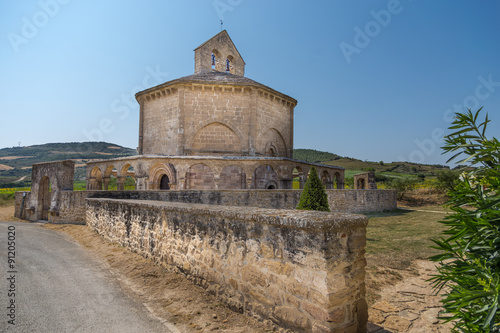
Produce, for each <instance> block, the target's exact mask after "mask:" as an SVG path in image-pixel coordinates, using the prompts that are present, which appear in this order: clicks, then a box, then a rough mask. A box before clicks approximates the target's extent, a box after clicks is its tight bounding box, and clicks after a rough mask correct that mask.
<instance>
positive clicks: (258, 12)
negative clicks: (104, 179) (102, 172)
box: [0, 0, 500, 164]
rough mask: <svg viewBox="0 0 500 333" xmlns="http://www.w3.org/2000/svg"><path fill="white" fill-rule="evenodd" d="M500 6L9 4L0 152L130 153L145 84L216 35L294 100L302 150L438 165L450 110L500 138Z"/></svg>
mask: <svg viewBox="0 0 500 333" xmlns="http://www.w3.org/2000/svg"><path fill="white" fill-rule="evenodd" d="M499 15H500V2H497V1H493V0H491V1H481V2H479V1H473V0H468V1H465V0H443V1H439V2H437V1H432V0H422V1H416V0H413V1H411V0H400V1H396V0H390V1H387V0H385V1H378V0H370V1H348V0H345V1H332V0H324V1H315V2H305V1H297V0H287V1H269V0H267V1H266V0H184V1H170V0H163V1H159V0H149V1H132V0H122V1H117V0H116V1H105V2H104V1H93V0H89V1H82V0H41V1H29V0H25V1H4V2H2V4H1V5H0V36H1V38H0V54H1V62H0V74H1V76H0V77H1V79H0V90H1V91H2V98H0V110H1V112H2V117H1V119H2V126H1V128H2V130H1V132H0V148H1V147H11V146H17V145H18V143H19V142H21V145H23V146H26V145H33V144H42V143H48V142H75V141H89V140H103V141H108V142H113V143H116V144H119V145H123V146H127V147H131V148H135V147H136V146H137V138H138V119H139V105H138V104H137V103H136V102H135V99H134V97H133V95H134V94H135V93H136V92H137V91H139V90H142V89H145V88H149V87H151V86H154V85H157V84H160V83H163V82H165V81H169V80H173V79H175V78H178V77H182V76H186V75H190V74H192V73H193V71H194V52H193V49H194V48H195V47H197V46H198V45H200V44H201V43H203V42H204V41H206V40H207V39H209V38H211V37H212V36H213V35H215V34H217V33H218V32H220V19H223V21H224V28H225V29H226V30H227V31H228V33H229V35H230V36H231V38H232V39H233V41H234V43H235V44H236V46H237V48H238V50H239V51H240V53H241V55H242V56H243V58H244V60H245V62H246V64H247V65H246V73H245V76H247V77H249V78H251V79H254V80H256V81H258V82H261V83H263V84H265V85H268V86H270V87H272V88H273V89H276V90H278V91H281V92H283V93H285V94H287V95H289V96H292V97H294V98H295V99H297V100H298V105H297V107H296V108H295V119H294V120H295V133H294V140H295V142H294V145H295V148H312V149H318V150H324V151H329V152H333V153H336V154H339V155H342V156H349V157H355V158H359V159H362V160H370V161H380V160H383V161H385V162H391V161H400V160H407V161H412V162H421V163H429V164H435V163H439V164H443V163H444V162H445V161H446V159H447V158H446V157H443V156H441V151H440V149H439V147H440V145H441V142H440V139H441V138H442V136H443V134H445V133H447V132H448V131H447V128H448V126H449V125H450V120H451V116H452V115H453V111H454V109H456V110H458V109H461V108H462V109H463V107H464V106H465V107H471V108H473V109H477V107H478V106H484V108H485V111H487V112H488V113H489V115H490V118H491V119H492V120H493V122H492V123H491V126H490V131H489V133H490V135H491V136H496V137H498V136H499V135H498V134H499V133H500V20H499V19H498V17H499Z"/></svg>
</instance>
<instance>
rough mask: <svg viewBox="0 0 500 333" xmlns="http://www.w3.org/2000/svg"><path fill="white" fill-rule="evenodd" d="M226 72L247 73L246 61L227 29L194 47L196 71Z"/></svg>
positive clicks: (242, 74)
mask: <svg viewBox="0 0 500 333" xmlns="http://www.w3.org/2000/svg"><path fill="white" fill-rule="evenodd" d="M212 71H217V72H225V73H230V74H234V75H239V76H244V75H245V61H243V58H242V57H241V55H240V53H239V52H238V50H237V49H236V46H234V43H233V41H232V40H231V37H229V34H228V33H227V31H226V30H223V31H221V32H219V33H218V34H217V35H215V36H213V37H212V38H210V39H209V40H207V41H206V42H205V43H203V44H201V45H200V46H198V47H197V48H196V49H194V72H195V74H198V73H203V72H212Z"/></svg>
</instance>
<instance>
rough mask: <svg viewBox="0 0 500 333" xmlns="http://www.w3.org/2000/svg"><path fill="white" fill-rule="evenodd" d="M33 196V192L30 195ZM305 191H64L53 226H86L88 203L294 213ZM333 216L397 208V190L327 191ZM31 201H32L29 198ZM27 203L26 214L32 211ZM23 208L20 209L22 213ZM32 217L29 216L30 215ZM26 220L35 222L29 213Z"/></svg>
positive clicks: (52, 217) (18, 197) (51, 217)
mask: <svg viewBox="0 0 500 333" xmlns="http://www.w3.org/2000/svg"><path fill="white" fill-rule="evenodd" d="M22 193H24V192H16V217H19V218H21V217H20V215H19V214H18V211H19V212H20V207H21V201H22ZM26 193H28V195H29V192H26ZM300 193H301V190H219V191H212V190H183V191H174V190H169V191H161V190H155V191H150V190H149V191H61V192H60V201H61V203H60V205H59V208H58V210H57V212H52V213H51V214H49V221H50V222H53V223H66V222H72V223H78V224H85V199H86V198H99V197H100V198H110V199H113V198H114V199H137V200H157V201H167V202H184V203H193V204H208V205H225V206H250V207H260V208H275V209H294V208H295V207H296V206H297V204H298V203H299V198H300ZM326 193H327V195H328V202H329V204H330V209H331V210H332V212H339V213H369V212H381V211H385V210H393V209H396V208H397V202H396V191H394V190H376V191H373V190H327V191H326ZM27 198H28V197H27ZM28 201H29V200H26V203H25V208H24V209H25V210H26V208H28V206H27V202H28ZM18 207H19V209H18ZM27 214H28V215H27ZM22 218H24V219H27V220H30V221H33V220H35V218H31V217H30V215H29V212H28V211H25V212H23V217H22Z"/></svg>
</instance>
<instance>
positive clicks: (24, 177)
mask: <svg viewBox="0 0 500 333" xmlns="http://www.w3.org/2000/svg"><path fill="white" fill-rule="evenodd" d="M136 154H137V152H136V151H135V149H130V148H126V147H122V146H119V145H116V144H114V143H108V142H69V143H47V144H42V145H34V146H26V147H12V148H3V149H0V187H20V186H29V185H30V183H31V165H32V164H34V163H41V162H51V161H59V160H74V161H75V162H76V166H77V169H76V171H75V179H80V180H82V177H83V179H84V178H85V168H84V166H85V163H86V162H87V161H89V160H95V159H100V160H101V159H109V158H118V157H124V156H131V155H136Z"/></svg>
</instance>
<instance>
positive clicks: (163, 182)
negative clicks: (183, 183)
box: [160, 175, 170, 190]
mask: <svg viewBox="0 0 500 333" xmlns="http://www.w3.org/2000/svg"><path fill="white" fill-rule="evenodd" d="M169 182H170V180H169V179H168V176H167V175H163V176H161V178H160V190H170V186H169V185H168V183H169Z"/></svg>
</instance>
